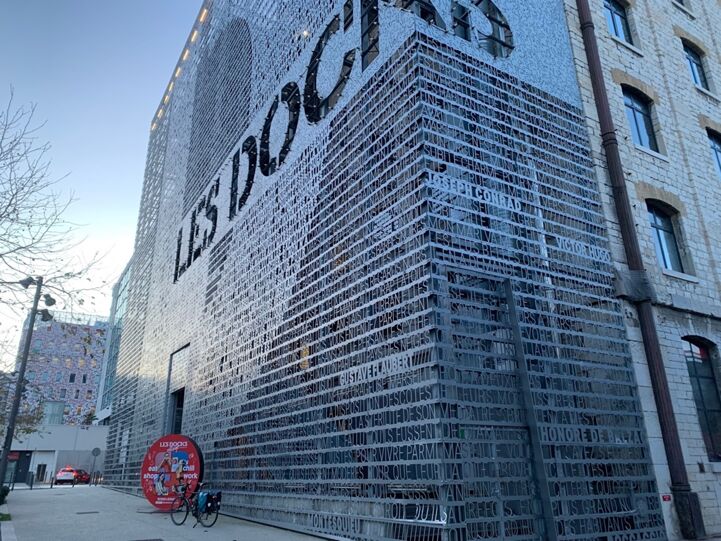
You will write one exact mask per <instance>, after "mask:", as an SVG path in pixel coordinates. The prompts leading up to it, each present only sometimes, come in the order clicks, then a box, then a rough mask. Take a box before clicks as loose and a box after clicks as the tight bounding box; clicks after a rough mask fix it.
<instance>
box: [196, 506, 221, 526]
mask: <svg viewBox="0 0 721 541" xmlns="http://www.w3.org/2000/svg"><path fill="white" fill-rule="evenodd" d="M198 520H199V521H200V523H201V524H202V525H203V526H205V527H206V528H210V527H211V526H212V525H213V524H215V522H216V521H217V520H218V510H217V509H215V510H213V511H208V512H206V511H203V512H201V513H198Z"/></svg>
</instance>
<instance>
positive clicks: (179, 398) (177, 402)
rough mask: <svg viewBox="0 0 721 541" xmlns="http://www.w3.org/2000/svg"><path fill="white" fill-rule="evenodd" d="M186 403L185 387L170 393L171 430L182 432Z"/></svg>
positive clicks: (176, 432) (175, 432)
mask: <svg viewBox="0 0 721 541" xmlns="http://www.w3.org/2000/svg"><path fill="white" fill-rule="evenodd" d="M184 405H185V387H183V388H182V389H178V390H177V391H175V392H174V393H171V395H170V432H171V433H172V434H182V431H183V406H184Z"/></svg>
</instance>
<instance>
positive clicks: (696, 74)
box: [683, 44, 708, 90]
mask: <svg viewBox="0 0 721 541" xmlns="http://www.w3.org/2000/svg"><path fill="white" fill-rule="evenodd" d="M683 48H684V51H685V52H686V60H687V61H688V67H689V70H690V71H691V78H692V79H693V82H694V84H696V85H697V86H700V87H702V88H705V89H707V90H708V81H707V80H706V73H705V71H704V68H703V59H702V58H701V55H700V54H699V53H698V52H696V51H695V50H694V49H693V48H692V47H691V46H690V45H688V44H684V46H683Z"/></svg>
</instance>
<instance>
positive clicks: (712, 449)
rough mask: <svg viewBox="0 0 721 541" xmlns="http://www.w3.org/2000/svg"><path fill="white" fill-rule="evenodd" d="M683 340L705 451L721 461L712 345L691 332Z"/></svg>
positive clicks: (720, 407)
mask: <svg viewBox="0 0 721 541" xmlns="http://www.w3.org/2000/svg"><path fill="white" fill-rule="evenodd" d="M683 342H684V352H685V355H686V366H687V367H688V375H689V378H690V379H691V388H692V389H693V398H694V401H695V402H696V412H697V413H698V422H699V424H700V425H701V433H702V434H703V440H704V443H705V444H706V451H707V452H708V457H709V460H711V461H714V462H721V397H720V396H719V388H718V383H717V382H716V375H715V374H714V367H713V364H712V362H711V351H712V345H711V344H709V343H708V342H706V341H705V340H702V339H699V338H694V337H688V336H687V337H685V338H684V339H683Z"/></svg>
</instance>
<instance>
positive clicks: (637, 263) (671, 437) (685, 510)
mask: <svg viewBox="0 0 721 541" xmlns="http://www.w3.org/2000/svg"><path fill="white" fill-rule="evenodd" d="M576 5H577V7H578V13H579V19H580V23H581V31H582V34H583V44H584V48H585V50H586V58H587V60H588V67H589V72H590V76H591V83H592V85H593V93H594V96H595V102H596V110H597V112H598V118H599V122H600V125H601V134H602V141H603V149H604V151H605V154H606V163H607V166H608V173H609V177H610V180H611V186H612V188H613V201H614V205H615V208H616V214H617V216H618V222H619V227H620V230H621V236H622V239H623V247H624V250H625V252H626V260H627V262H628V267H629V270H630V271H631V274H632V275H635V277H636V278H640V279H641V280H643V281H645V273H646V271H645V269H644V266H643V258H642V255H641V248H640V245H639V241H638V236H637V234H636V229H635V227H634V220H633V213H632V210H631V203H630V200H629V196H628V191H627V189H626V180H625V178H624V173H623V166H622V163H621V156H620V153H619V150H618V139H617V137H616V128H615V126H614V123H613V117H612V116H611V107H610V104H609V101H608V94H607V92H606V85H605V82H604V76H603V69H602V67H601V59H600V55H599V52H598V44H597V41H596V32H595V27H594V25H593V20H592V17H591V8H590V6H589V3H588V0H576ZM632 302H633V303H634V305H635V307H636V311H637V314H638V319H639V323H640V327H641V334H642V337H643V346H644V350H645V352H646V359H647V362H648V368H649V372H650V376H651V386H652V388H653V395H654V399H655V401H656V409H657V411H658V418H659V423H660V425H661V433H662V436H663V444H664V448H665V450H666V457H667V459H668V469H669V473H670V477H671V492H672V493H673V496H674V505H675V508H676V513H677V515H678V519H679V523H680V526H681V534H682V535H683V537H684V539H699V538H702V537H705V535H706V533H705V529H704V524H703V517H702V514H701V506H700V503H699V499H698V495H697V494H696V493H694V492H691V485H690V484H689V480H688V474H687V472H686V465H685V461H684V458H683V451H682V449H681V440H680V438H679V434H678V427H677V425H676V418H675V416H674V413H673V404H672V402H671V393H670V391H669V387H668V380H667V378H666V370H665V367H664V363H663V356H662V354H661V345H660V343H659V340H658V332H657V330H656V321H655V318H654V315H653V306H652V303H651V302H652V301H651V295H642V296H641V298H638V299H633V301H632Z"/></svg>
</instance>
